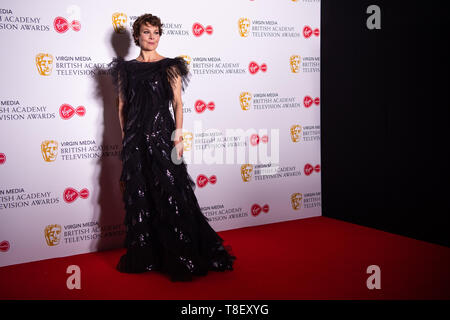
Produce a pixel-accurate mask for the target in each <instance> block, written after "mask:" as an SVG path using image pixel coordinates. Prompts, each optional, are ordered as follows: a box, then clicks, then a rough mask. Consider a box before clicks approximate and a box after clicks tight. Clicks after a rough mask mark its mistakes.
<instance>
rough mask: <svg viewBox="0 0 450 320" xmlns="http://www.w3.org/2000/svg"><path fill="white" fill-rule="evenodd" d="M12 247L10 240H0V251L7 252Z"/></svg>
mask: <svg viewBox="0 0 450 320" xmlns="http://www.w3.org/2000/svg"><path fill="white" fill-rule="evenodd" d="M9 248H10V245H9V242H8V241H6V240H3V241H2V242H0V251H1V252H6V251H8V250H9Z"/></svg>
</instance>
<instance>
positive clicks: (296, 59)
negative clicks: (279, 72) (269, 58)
mask: <svg viewBox="0 0 450 320" xmlns="http://www.w3.org/2000/svg"><path fill="white" fill-rule="evenodd" d="M289 63H290V64H291V71H292V72H293V73H299V72H300V56H298V55H292V56H291V57H290V59H289Z"/></svg>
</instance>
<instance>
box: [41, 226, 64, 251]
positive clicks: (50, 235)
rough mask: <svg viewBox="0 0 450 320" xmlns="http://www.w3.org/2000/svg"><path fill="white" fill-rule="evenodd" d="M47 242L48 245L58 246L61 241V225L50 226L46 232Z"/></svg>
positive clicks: (46, 228)
mask: <svg viewBox="0 0 450 320" xmlns="http://www.w3.org/2000/svg"><path fill="white" fill-rule="evenodd" d="M44 235H45V241H47V245H49V246H56V245H58V244H59V241H60V240H61V226H60V225H59V224H50V225H48V226H46V227H45V230H44Z"/></svg>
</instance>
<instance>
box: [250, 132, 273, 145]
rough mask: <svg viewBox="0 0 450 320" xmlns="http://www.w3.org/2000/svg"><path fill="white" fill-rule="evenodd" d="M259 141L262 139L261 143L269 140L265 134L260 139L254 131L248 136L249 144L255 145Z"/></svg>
mask: <svg viewBox="0 0 450 320" xmlns="http://www.w3.org/2000/svg"><path fill="white" fill-rule="evenodd" d="M259 141H262V142H263V143H267V142H268V141H269V137H268V136H267V135H264V136H262V137H261V139H260V138H259V135H257V134H256V133H255V134H252V135H251V136H250V144H251V145H252V146H256V145H257V144H259Z"/></svg>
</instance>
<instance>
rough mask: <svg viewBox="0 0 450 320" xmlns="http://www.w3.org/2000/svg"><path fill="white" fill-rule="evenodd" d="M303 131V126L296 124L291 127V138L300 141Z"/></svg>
mask: <svg viewBox="0 0 450 320" xmlns="http://www.w3.org/2000/svg"><path fill="white" fill-rule="evenodd" d="M301 133H302V126H301V125H298V124H294V125H293V126H292V127H291V139H292V142H298V141H299V140H300V134H301Z"/></svg>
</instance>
